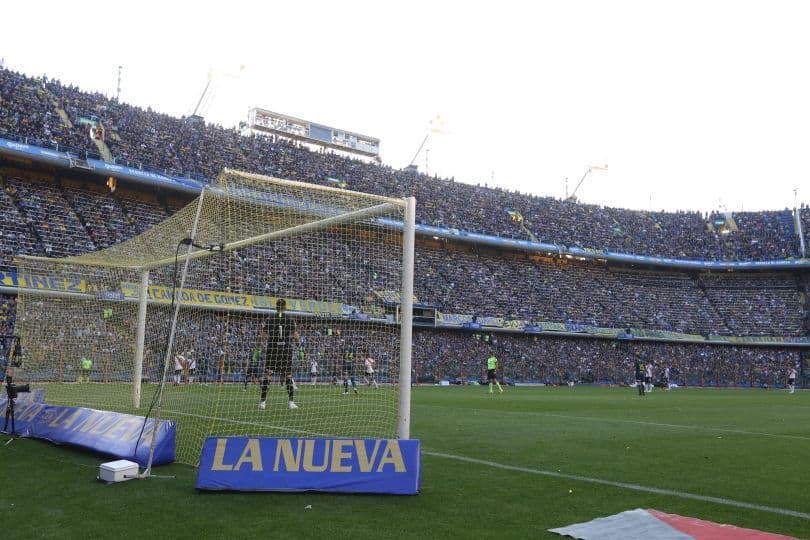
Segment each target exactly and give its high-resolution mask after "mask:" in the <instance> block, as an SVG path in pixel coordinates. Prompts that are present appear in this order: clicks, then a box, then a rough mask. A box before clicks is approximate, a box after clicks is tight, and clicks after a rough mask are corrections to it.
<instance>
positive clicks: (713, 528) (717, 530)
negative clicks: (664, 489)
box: [549, 508, 791, 540]
mask: <svg viewBox="0 0 810 540" xmlns="http://www.w3.org/2000/svg"><path fill="white" fill-rule="evenodd" d="M549 530H550V531H551V532H553V533H557V534H559V535H562V536H569V537H571V538H577V539H581V540H636V539H648V538H655V539H656V540H786V539H790V538H791V537H789V536H782V535H781V534H773V533H767V532H762V531H755V530H753V529H741V528H739V527H734V526H733V525H722V524H720V523H712V522H711V521H704V520H702V519H695V518H690V517H683V516H678V515H675V514H665V513H664V512H659V511H658V510H651V509H650V510H642V509H641V508H637V509H635V510H628V511H627V512H622V513H621V514H616V515H615V516H608V517H603V518H597V519H594V520H593V521H588V522H587V523H576V524H574V525H567V526H565V527H559V528H557V529H549Z"/></svg>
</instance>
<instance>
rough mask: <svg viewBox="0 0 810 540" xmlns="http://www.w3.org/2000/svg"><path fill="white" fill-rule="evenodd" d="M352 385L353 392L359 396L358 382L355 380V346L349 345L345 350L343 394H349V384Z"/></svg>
mask: <svg viewBox="0 0 810 540" xmlns="http://www.w3.org/2000/svg"><path fill="white" fill-rule="evenodd" d="M350 381H351V383H352V390H354V393H355V394H357V393H358V392H357V381H355V380H354V346H353V345H352V344H351V343H349V344H347V345H346V348H345V349H343V393H344V394H348V393H349V382H350Z"/></svg>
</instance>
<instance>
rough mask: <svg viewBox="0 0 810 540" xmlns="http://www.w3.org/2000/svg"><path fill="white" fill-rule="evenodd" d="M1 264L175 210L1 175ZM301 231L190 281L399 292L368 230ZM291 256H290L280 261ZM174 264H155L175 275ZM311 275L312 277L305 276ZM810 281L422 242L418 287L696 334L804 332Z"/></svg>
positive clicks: (363, 299)
mask: <svg viewBox="0 0 810 540" xmlns="http://www.w3.org/2000/svg"><path fill="white" fill-rule="evenodd" d="M0 187H2V188H3V190H2V196H0V214H2V215H3V216H4V218H5V223H6V224H7V226H6V228H5V231H4V233H3V242H2V247H3V254H4V259H3V267H0V270H2V269H4V268H5V269H10V268H11V257H12V256H13V255H14V254H35V255H46V256H65V255H73V254H78V253H82V252H87V251H95V250H98V249H102V248H104V247H107V246H109V245H111V244H114V243H117V242H120V241H122V240H126V239H128V238H131V237H133V236H135V235H136V234H138V233H140V232H142V231H143V230H145V229H146V228H148V227H150V226H151V225H154V224H156V223H158V222H160V221H161V220H163V219H165V217H166V216H167V215H168V213H169V212H171V211H172V210H171V209H170V208H168V207H167V205H166V204H164V203H161V202H160V201H158V200H157V199H155V198H154V197H151V198H150V197H149V196H148V195H147V194H144V193H141V192H129V191H123V190H122V191H119V192H117V193H116V194H115V196H111V195H110V194H109V193H108V194H102V193H101V192H99V191H96V190H94V189H93V187H92V186H81V185H78V184H73V183H71V182H70V181H68V180H66V179H62V180H60V181H59V182H54V181H50V182H49V181H45V180H43V179H36V178H33V177H30V178H29V177H13V176H8V177H2V176H0ZM324 234H325V233H313V234H309V235H302V236H297V237H295V238H292V239H290V240H289V241H287V242H273V243H269V244H265V245H262V246H252V247H247V248H243V249H240V250H237V251H233V252H230V253H227V254H223V255H219V256H216V257H211V258H208V259H203V260H200V261H194V262H193V263H192V264H191V266H190V275H191V276H193V280H192V281H189V283H192V285H191V286H190V288H197V289H204V290H215V291H223V292H233V293H244V294H255V295H264V296H287V297H294V298H306V299H317V300H321V301H328V302H340V303H344V304H351V305H357V306H360V305H369V304H373V303H374V296H375V293H377V292H381V291H387V290H398V289H399V281H400V279H401V278H400V270H399V263H398V258H397V257H384V256H381V253H382V252H384V251H385V250H386V249H387V248H386V246H385V244H384V242H383V241H382V240H380V239H378V240H374V239H373V237H370V236H369V235H368V234H365V235H364V236H363V240H362V241H360V240H359V237H356V236H353V235H350V234H344V235H339V236H334V235H332V236H330V238H325V237H324ZM278 261H284V264H278ZM171 274H172V269H171V268H167V269H165V270H164V271H163V272H162V273H161V272H159V271H155V272H153V276H152V277H153V282H154V283H155V284H164V285H169V284H170V283H171V279H172V275H171ZM304 275H306V276H307V278H306V279H303V278H302V276H304ZM807 281H808V280H807V279H806V278H803V277H802V275H801V274H800V273H797V274H795V273H791V272H768V273H751V272H738V273H733V272H731V273H729V272H722V273H709V272H703V273H694V272H686V271H675V270H666V271H665V270H652V269H640V268H621V267H617V266H612V265H605V264H603V263H599V262H595V261H578V260H575V259H567V258H556V257H547V256H539V255H528V254H526V253H522V252H503V251H499V250H495V249H492V248H485V247H482V246H469V245H462V244H440V243H437V242H429V241H426V242H422V241H420V242H419V243H418V246H417V256H416V259H415V286H414V287H415V296H416V298H417V299H418V300H419V301H420V302H421V303H423V304H428V305H433V306H436V307H437V308H438V309H439V310H440V311H442V312H444V313H459V314H468V315H478V316H496V317H503V318H506V319H517V320H528V321H551V322H565V323H578V324H588V325H593V326H599V327H609V328H642V329H649V330H665V331H671V332H681V333H688V334H699V335H708V334H720V335H738V336H749V335H751V336H756V335H779V336H800V335H804V334H805V333H806V332H807V330H808V320H807V317H806V313H807V305H806V304H807V298H808V294H807V290H808V283H807Z"/></svg>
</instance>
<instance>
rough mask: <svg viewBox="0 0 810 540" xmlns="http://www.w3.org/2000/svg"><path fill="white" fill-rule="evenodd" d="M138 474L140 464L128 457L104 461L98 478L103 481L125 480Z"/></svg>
mask: <svg viewBox="0 0 810 540" xmlns="http://www.w3.org/2000/svg"><path fill="white" fill-rule="evenodd" d="M136 476H138V464H137V463H135V462H133V461H127V460H126V459H119V460H118V461H110V462H109V463H102V464H101V467H99V472H98V479H99V480H101V481H102V482H123V481H125V480H132V479H133V478H135V477H136Z"/></svg>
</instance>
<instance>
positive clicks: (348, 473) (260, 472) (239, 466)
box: [196, 437, 421, 495]
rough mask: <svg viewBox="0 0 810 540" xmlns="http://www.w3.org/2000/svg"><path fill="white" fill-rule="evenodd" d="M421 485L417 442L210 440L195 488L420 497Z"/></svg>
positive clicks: (375, 440) (387, 440)
mask: <svg viewBox="0 0 810 540" xmlns="http://www.w3.org/2000/svg"><path fill="white" fill-rule="evenodd" d="M420 484H421V460H420V445H419V441H418V440H413V439H407V440H406V439H302V438H289V439H286V438H284V439H278V438H270V437H208V438H207V439H206V441H205V444H204V445H203V450H202V456H201V457H200V466H199V469H198V472H197V484H196V487H197V489H201V490H233V491H325V492H333V493H382V494H391V495H416V494H417V493H418V492H419V487H420Z"/></svg>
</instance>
